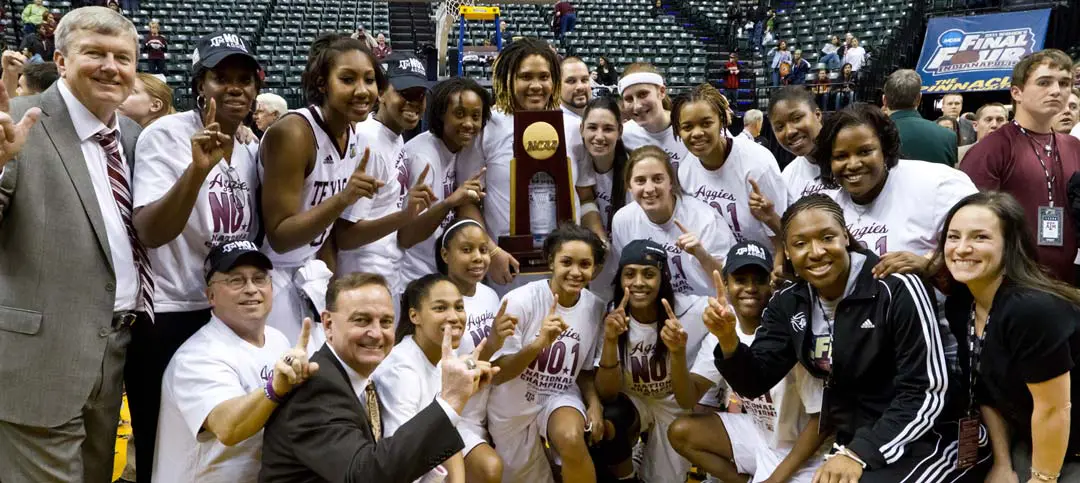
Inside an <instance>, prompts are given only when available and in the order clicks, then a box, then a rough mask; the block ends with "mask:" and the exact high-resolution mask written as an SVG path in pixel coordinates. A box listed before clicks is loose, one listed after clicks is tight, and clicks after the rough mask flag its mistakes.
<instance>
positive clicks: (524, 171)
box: [499, 111, 575, 273]
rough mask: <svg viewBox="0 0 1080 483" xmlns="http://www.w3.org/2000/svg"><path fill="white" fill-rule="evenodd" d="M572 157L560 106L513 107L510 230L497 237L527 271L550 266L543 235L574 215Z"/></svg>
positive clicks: (571, 219)
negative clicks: (553, 108)
mask: <svg viewBox="0 0 1080 483" xmlns="http://www.w3.org/2000/svg"><path fill="white" fill-rule="evenodd" d="M570 162H571V161H570V159H569V158H568V157H567V155H566V137H565V133H564V132H563V113H562V111H518V112H515V113H514V158H513V159H511V160H510V235H509V236H500V237H499V247H501V248H502V249H504V250H506V251H507V252H508V253H510V254H511V255H513V256H514V258H516V259H517V260H518V262H519V263H520V264H521V271H522V272H523V273H538V272H546V271H548V264H547V260H545V259H544V254H543V251H542V248H543V243H544V239H545V238H546V237H547V235H548V233H550V232H551V231H552V230H554V229H555V227H556V226H558V224H559V223H563V222H566V221H571V222H572V221H574V196H575V193H574V190H573V184H572V183H571V181H570V173H571V170H570ZM545 175H546V176H545ZM548 178H549V179H548ZM536 221H540V222H539V223H535V225H546V226H535V225H534V222H536Z"/></svg>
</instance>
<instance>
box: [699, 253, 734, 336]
mask: <svg viewBox="0 0 1080 483" xmlns="http://www.w3.org/2000/svg"><path fill="white" fill-rule="evenodd" d="M713 285H715V286H716V297H709V306H708V307H706V308H705V312H704V313H703V314H702V315H701V321H702V322H704V323H705V328H707V329H709V332H710V333H712V335H715V336H716V338H717V339H719V341H720V346H721V347H722V348H723V350H724V353H725V354H731V353H733V352H735V348H737V347H738V346H739V336H738V335H737V334H736V333H735V324H736V323H737V320H736V318H735V311H734V310H732V309H731V307H730V306H729V305H728V300H727V294H726V291H725V288H724V279H723V278H722V277H721V276H720V272H717V271H715V270H713Z"/></svg>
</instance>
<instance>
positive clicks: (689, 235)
mask: <svg viewBox="0 0 1080 483" xmlns="http://www.w3.org/2000/svg"><path fill="white" fill-rule="evenodd" d="M674 221H675V226H677V227H679V231H681V232H682V235H679V238H678V239H677V240H675V246H677V247H679V249H680V250H682V251H684V252H686V253H689V254H691V255H695V256H697V255H699V253H698V252H699V251H701V250H704V247H703V246H702V245H701V240H699V239H698V236H697V233H694V232H692V231H690V230H688V229H687V228H686V226H685V225H683V224H682V223H680V222H679V220H674Z"/></svg>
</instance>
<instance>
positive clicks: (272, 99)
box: [255, 92, 289, 116]
mask: <svg viewBox="0 0 1080 483" xmlns="http://www.w3.org/2000/svg"><path fill="white" fill-rule="evenodd" d="M255 100H256V101H258V103H259V104H262V105H264V106H266V109H267V110H268V111H270V112H273V113H275V114H277V115H279V116H281V115H283V114H285V113H286V112H289V104H288V103H287V102H285V99H284V98H283V97H281V96H279V95H277V94H274V93H271V92H267V93H263V94H259V96H258V97H256V98H255Z"/></svg>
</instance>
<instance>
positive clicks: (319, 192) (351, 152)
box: [262, 106, 375, 269]
mask: <svg viewBox="0 0 1080 483" xmlns="http://www.w3.org/2000/svg"><path fill="white" fill-rule="evenodd" d="M293 113H295V114H298V115H300V116H303V117H304V119H305V120H306V121H307V122H308V125H310V126H311V131H312V132H313V133H314V135H315V149H316V150H315V166H314V168H313V169H312V170H311V173H309V174H308V175H307V177H306V178H304V189H303V191H302V193H301V197H300V199H301V204H300V211H301V212H304V211H308V210H310V209H312V208H314V207H315V206H318V205H319V204H320V203H322V202H323V201H326V200H327V199H328V198H330V197H331V196H334V195H336V194H338V193H340V192H341V191H342V190H343V189H345V185H347V184H348V183H349V177H351V176H352V174H353V172H355V171H356V168H357V166H359V165H360V158H361V157H363V155H364V146H365V144H358V139H357V136H356V133H355V132H352V128H350V133H349V142H348V145H347V146H346V147H345V152H344V153H340V152H338V148H337V144H336V143H335V142H334V139H333V138H332V137H330V135H329V134H327V129H328V128H327V126H326V122H325V121H323V119H322V114H321V112H320V111H319V107H318V106H309V107H305V108H303V109H296V110H293V111H290V113H289V114H286V115H292V114H293ZM371 154H372V155H373V156H374V154H375V153H374V152H372V153H371ZM263 175H264V176H265V171H263ZM267 196H270V195H269V194H267ZM353 206H356V205H353ZM349 212H350V209H346V210H345V213H343V214H342V217H343V218H344V217H346V215H347V214H348V213H349ZM331 228H333V225H330V226H327V227H326V229H325V230H323V232H322V233H321V234H320V235H319V236H317V237H315V239H314V240H311V242H309V243H307V244H306V245H303V246H301V247H299V248H296V249H293V250H290V251H288V252H286V253H277V252H275V251H274V249H273V247H271V246H270V243H269V241H267V242H265V243H263V247H262V251H263V252H265V253H266V255H267V256H269V257H270V261H271V262H273V263H274V268H275V269H288V268H296V267H300V266H302V265H303V264H304V263H305V262H307V261H308V260H312V259H314V258H315V254H316V253H318V251H319V249H320V248H322V245H323V243H325V242H326V238H327V237H329V236H330V229H331Z"/></svg>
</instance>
